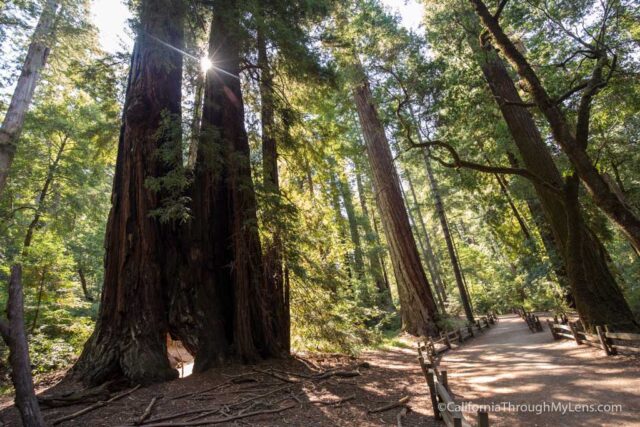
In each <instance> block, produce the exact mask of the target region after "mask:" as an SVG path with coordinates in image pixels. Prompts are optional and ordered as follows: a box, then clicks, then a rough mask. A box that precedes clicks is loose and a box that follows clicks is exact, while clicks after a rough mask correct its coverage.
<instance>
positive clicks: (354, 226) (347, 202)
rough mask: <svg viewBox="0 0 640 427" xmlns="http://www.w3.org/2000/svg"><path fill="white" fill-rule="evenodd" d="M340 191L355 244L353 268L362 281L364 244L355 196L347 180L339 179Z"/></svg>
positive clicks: (352, 241) (350, 233)
mask: <svg viewBox="0 0 640 427" xmlns="http://www.w3.org/2000/svg"><path fill="white" fill-rule="evenodd" d="M337 184H338V189H339V190H340V195H341V196H342V202H343V203H344V210H345V211H346V212H347V221H348V223H349V235H350V236H351V243H353V267H354V270H355V273H356V277H357V278H359V279H362V278H363V277H364V258H363V255H362V242H361V241H360V231H359V230H358V218H357V217H356V211H355V208H354V206H353V196H352V195H351V187H350V186H349V182H348V181H347V180H346V179H345V180H343V179H340V178H338V180H337Z"/></svg>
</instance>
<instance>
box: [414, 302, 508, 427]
mask: <svg viewBox="0 0 640 427" xmlns="http://www.w3.org/2000/svg"><path fill="white" fill-rule="evenodd" d="M496 322H498V316H496V315H495V314H494V313H489V314H487V315H486V316H482V317H480V318H479V319H478V320H476V322H475V323H469V324H467V326H465V327H463V328H458V329H457V330H455V331H452V332H448V333H442V334H440V339H438V340H435V341H434V340H433V339H431V338H429V339H428V340H427V341H426V342H424V344H421V343H418V361H419V362H420V368H421V369H422V374H423V375H424V378H425V380H426V381H427V386H428V387H429V394H430V396H431V406H433V414H434V417H435V418H436V419H437V420H442V421H444V423H445V424H446V425H447V427H463V426H464V427H471V424H469V422H468V421H467V420H465V418H464V415H463V414H462V412H461V411H460V410H459V405H458V404H457V403H456V402H455V400H454V399H453V397H452V395H451V390H450V389H449V380H448V377H447V371H445V370H443V371H440V370H439V369H438V367H437V362H438V361H439V356H440V354H442V353H444V352H446V351H448V350H451V349H452V345H451V344H452V342H458V343H462V342H463V341H465V340H467V339H469V338H471V337H473V336H474V332H473V331H474V329H476V331H482V330H483V329H488V328H489V327H490V326H491V325H493V324H495V323H496ZM425 356H426V361H425ZM477 425H478V427H488V426H489V415H488V414H487V413H486V412H484V411H478V424H477Z"/></svg>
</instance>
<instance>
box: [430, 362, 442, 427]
mask: <svg viewBox="0 0 640 427" xmlns="http://www.w3.org/2000/svg"><path fill="white" fill-rule="evenodd" d="M435 375H436V373H435V371H434V370H433V369H430V368H429V369H427V385H428V386H429V394H430V395H431V406H432V407H433V416H434V418H435V419H436V420H439V419H441V418H442V414H441V413H440V409H439V408H438V394H437V393H436V384H435V381H434V380H433V377H434V376H435Z"/></svg>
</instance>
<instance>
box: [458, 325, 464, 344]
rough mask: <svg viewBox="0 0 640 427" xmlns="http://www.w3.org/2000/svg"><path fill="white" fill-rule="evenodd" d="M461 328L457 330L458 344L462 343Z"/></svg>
mask: <svg viewBox="0 0 640 427" xmlns="http://www.w3.org/2000/svg"><path fill="white" fill-rule="evenodd" d="M462 341H463V340H462V328H458V342H460V343H461V342H462Z"/></svg>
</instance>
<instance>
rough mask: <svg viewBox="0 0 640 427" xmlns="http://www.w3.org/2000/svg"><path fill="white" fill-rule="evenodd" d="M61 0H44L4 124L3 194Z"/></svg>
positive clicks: (0, 147)
mask: <svg viewBox="0 0 640 427" xmlns="http://www.w3.org/2000/svg"><path fill="white" fill-rule="evenodd" d="M58 3H59V2H58V0H47V1H46V2H45V3H44V6H43V9H42V14H41V15H40V19H39V21H38V24H37V25H36V29H35V31H34V32H33V36H32V37H31V44H30V45H29V50H28V51H27V56H26V58H25V60H24V64H23V65H22V71H21V72H20V77H19V78H18V83H17V84H16V88H15V89H14V91H13V95H12V97H11V102H10V104H9V108H8V110H7V113H6V114H5V116H4V121H3V122H2V127H1V128H0V197H2V194H3V193H4V187H5V185H6V183H7V176H8V175H9V171H10V169H11V164H12V163H13V158H14V156H15V154H16V148H17V146H18V139H19V138H20V133H21V131H22V126H23V124H24V118H25V115H26V114H27V110H28V109H29V105H30V104H31V100H32V99H33V93H34V91H35V88H36V85H37V83H38V79H39V77H40V73H41V71H42V69H43V68H44V66H45V64H46V63H47V57H48V56H49V46H50V45H51V43H52V40H51V38H52V34H53V29H54V24H55V17H56V14H57V10H58Z"/></svg>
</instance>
